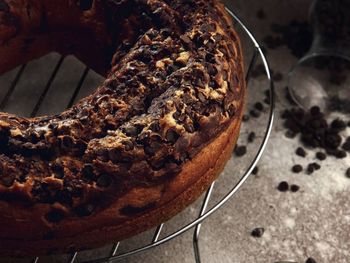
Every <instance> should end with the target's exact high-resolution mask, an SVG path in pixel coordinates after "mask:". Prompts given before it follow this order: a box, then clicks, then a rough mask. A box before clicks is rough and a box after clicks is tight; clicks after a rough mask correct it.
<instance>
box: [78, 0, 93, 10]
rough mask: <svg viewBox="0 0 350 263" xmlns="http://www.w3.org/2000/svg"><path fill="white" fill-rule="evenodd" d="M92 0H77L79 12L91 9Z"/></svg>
mask: <svg viewBox="0 0 350 263" xmlns="http://www.w3.org/2000/svg"><path fill="white" fill-rule="evenodd" d="M92 4H93V0H79V8H80V10H81V11H87V10H90V9H91V8H92Z"/></svg>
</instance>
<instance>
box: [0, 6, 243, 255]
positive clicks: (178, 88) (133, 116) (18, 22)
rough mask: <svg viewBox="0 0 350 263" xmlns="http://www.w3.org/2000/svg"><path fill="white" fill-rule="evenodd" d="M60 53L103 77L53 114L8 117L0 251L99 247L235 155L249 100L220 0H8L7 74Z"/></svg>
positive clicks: (174, 209)
mask: <svg viewBox="0 0 350 263" xmlns="http://www.w3.org/2000/svg"><path fill="white" fill-rule="evenodd" d="M52 51H57V52H60V53H61V54H62V55H68V54H73V55H75V56H76V57H77V58H79V59H80V60H81V61H83V62H84V63H85V64H86V65H88V66H89V67H90V68H92V69H94V70H95V71H97V72H99V73H100V74H103V75H104V76H105V80H104V81H103V83H102V84H101V85H100V86H99V87H97V88H96V91H95V92H94V93H93V94H91V95H90V96H88V97H86V98H84V99H82V100H80V101H79V102H78V103H77V104H76V105H74V106H73V107H71V108H70V109H67V110H65V111H64V112H62V113H60V114H57V115H54V116H41V117H35V118H24V117H20V116H15V115H12V114H9V113H0V254H2V255H22V256H23V255H41V254H47V253H60V252H67V251H73V250H81V249H88V248H93V247H97V246H100V245H104V244H107V243H108V242H116V241H118V240H122V239H125V238H127V237H130V236H132V235H134V234H137V233H139V232H142V231H145V230H147V229H149V228H151V227H154V226H156V225H157V224H159V223H161V222H164V221H166V220H168V219H169V218H171V217H172V216H174V215H175V214H176V213H178V212H179V211H181V210H182V209H183V208H185V207H186V206H187V205H189V204H190V203H191V202H193V201H194V200H196V198H198V197H199V195H200V194H201V193H203V192H204V191H205V190H206V189H207V188H208V186H209V185H210V184H211V182H212V181H213V180H215V179H216V177H217V176H218V174H219V173H220V172H221V171H222V169H223V167H224V165H225V163H226V162H227V160H228V159H229V158H230V156H231V152H232V149H233V147H234V145H235V143H236V140H237V137H238V134H239V128H240V123H241V117H242V111H243V106H244V96H245V81H244V75H243V59H242V53H241V46H240V41H239V37H238V36H237V34H236V32H235V31H234V28H233V26H232V21H231V20H230V17H229V16H228V14H227V13H226V12H225V9H224V7H223V5H222V4H221V3H219V1H218V0H105V1H104V0H0V73H4V72H6V71H8V70H10V69H13V68H14V67H16V66H18V65H20V64H22V63H25V62H27V61H29V60H32V59H35V58H38V57H40V56H43V55H45V54H47V53H49V52H52Z"/></svg>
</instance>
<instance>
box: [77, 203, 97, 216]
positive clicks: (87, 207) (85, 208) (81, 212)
mask: <svg viewBox="0 0 350 263" xmlns="http://www.w3.org/2000/svg"><path fill="white" fill-rule="evenodd" d="M74 210H75V213H76V214H77V215H78V216H80V217H84V216H89V215H91V214H92V212H93V211H94V206H93V205H92V204H83V205H80V206H78V207H76V208H75V209H74Z"/></svg>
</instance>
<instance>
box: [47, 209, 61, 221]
mask: <svg viewBox="0 0 350 263" xmlns="http://www.w3.org/2000/svg"><path fill="white" fill-rule="evenodd" d="M45 218H46V219H47V221H49V222H51V223H58V222H60V221H61V220H62V219H63V218H64V214H63V212H62V211H61V210H57V209H52V210H51V211H50V212H48V213H47V214H46V216H45Z"/></svg>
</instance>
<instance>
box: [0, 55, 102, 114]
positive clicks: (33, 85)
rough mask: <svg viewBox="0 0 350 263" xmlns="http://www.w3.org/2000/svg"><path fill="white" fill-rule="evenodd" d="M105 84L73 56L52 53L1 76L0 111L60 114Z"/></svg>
mask: <svg viewBox="0 0 350 263" xmlns="http://www.w3.org/2000/svg"><path fill="white" fill-rule="evenodd" d="M102 81H103V77H102V76H101V75H99V74H97V73H96V72H95V71H93V70H91V69H89V68H87V66H86V65H85V64H83V63H82V62H81V61H79V60H78V59H77V58H75V57H74V56H67V57H62V56H61V55H60V54H58V53H50V54H48V55H46V56H44V57H41V58H39V59H37V60H33V61H30V62H28V63H27V64H26V65H21V66H19V67H17V68H16V69H14V70H12V71H10V72H7V73H5V74H3V75H1V76H0V85H1V89H0V102H1V104H0V105H1V109H0V111H2V112H7V113H11V114H16V115H19V116H23V117H31V116H47V115H48V116H50V115H54V114H59V113H61V112H62V111H64V110H65V109H66V108H67V107H70V106H72V105H73V104H75V103H76V102H77V101H79V99H81V98H83V97H86V96H88V95H89V94H91V93H93V91H94V90H95V89H96V88H97V87H98V86H99V85H100V84H101V83H102Z"/></svg>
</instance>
